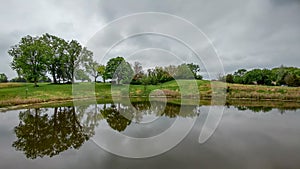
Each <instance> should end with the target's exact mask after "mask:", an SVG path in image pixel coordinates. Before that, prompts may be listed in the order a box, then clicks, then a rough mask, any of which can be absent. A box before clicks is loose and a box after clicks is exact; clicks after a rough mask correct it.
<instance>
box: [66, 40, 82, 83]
mask: <svg viewBox="0 0 300 169" xmlns="http://www.w3.org/2000/svg"><path fill="white" fill-rule="evenodd" d="M81 50H82V46H81V45H80V44H79V43H78V42H77V41H75V40H72V41H70V42H69V44H68V47H67V52H68V54H67V56H68V62H67V70H66V72H67V78H68V79H69V80H70V81H71V82H72V83H74V81H75V79H74V75H75V74H74V73H75V70H76V69H77V68H79V66H80V61H81V60H80V58H79V57H80V54H81Z"/></svg>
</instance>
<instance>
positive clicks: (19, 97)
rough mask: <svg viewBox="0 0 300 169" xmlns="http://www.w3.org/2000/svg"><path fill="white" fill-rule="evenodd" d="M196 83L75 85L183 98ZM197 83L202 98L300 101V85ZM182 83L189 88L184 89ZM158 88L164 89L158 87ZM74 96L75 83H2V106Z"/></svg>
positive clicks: (81, 93) (80, 90) (107, 94)
mask: <svg viewBox="0 0 300 169" xmlns="http://www.w3.org/2000/svg"><path fill="white" fill-rule="evenodd" d="M193 83H194V82H193V81H189V80H180V81H178V83H176V81H171V82H167V83H163V84H159V85H148V86H143V85H130V86H128V85H120V86H116V87H114V88H113V90H111V85H110V84H108V83H97V84H96V85H94V83H78V84H75V88H74V89H76V95H77V96H76V97H78V98H84V97H86V96H93V94H94V91H95V95H96V97H97V98H105V99H111V97H112V93H111V92H112V91H113V96H117V97H122V96H123V97H125V96H130V97H147V96H148V95H149V94H150V95H152V96H161V91H163V93H164V94H165V95H167V96H168V97H172V98H179V97H180V96H181V95H182V94H183V95H184V96H187V97H193V96H195V95H197V92H195V90H196V89H194V88H192V86H193ZM196 83H197V89H198V91H199V92H200V96H201V99H210V98H211V96H212V93H213V92H218V91H226V95H227V99H228V100H245V99H249V100H284V101H286V100H287V101H293V102H299V101H300V88H299V87H281V86H258V85H239V84H227V86H228V87H229V88H226V87H225V88H224V86H223V84H222V82H213V85H214V86H217V89H216V90H212V89H211V86H212V83H211V82H210V81H205V80H198V81H197V82H196ZM179 85H180V86H181V87H183V89H185V90H184V91H182V92H181V91H180V87H179ZM127 89H129V90H127ZM158 89H159V90H160V92H159V91H157V90H158ZM181 89H182V88H181ZM127 91H129V93H128V92H127ZM73 97H74V95H73V93H72V84H63V85H58V84H49V83H40V84H39V87H34V86H33V84H29V83H0V107H4V106H13V105H20V104H32V103H41V102H51V101H52V102H56V101H72V99H73Z"/></svg>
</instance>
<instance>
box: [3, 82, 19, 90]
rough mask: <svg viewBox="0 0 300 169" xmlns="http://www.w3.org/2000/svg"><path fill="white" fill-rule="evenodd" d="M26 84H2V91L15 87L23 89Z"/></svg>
mask: <svg viewBox="0 0 300 169" xmlns="http://www.w3.org/2000/svg"><path fill="white" fill-rule="evenodd" d="M23 85H24V84H22V83H0V89H4V88H13V87H21V86H23Z"/></svg>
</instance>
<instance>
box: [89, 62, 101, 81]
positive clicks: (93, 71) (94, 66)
mask: <svg viewBox="0 0 300 169" xmlns="http://www.w3.org/2000/svg"><path fill="white" fill-rule="evenodd" d="M85 67H86V71H87V73H88V74H89V75H91V76H92V77H94V82H97V78H98V77H99V76H100V74H99V72H98V70H99V67H100V65H99V64H98V63H97V62H96V61H93V60H92V61H90V62H88V63H86V65H85Z"/></svg>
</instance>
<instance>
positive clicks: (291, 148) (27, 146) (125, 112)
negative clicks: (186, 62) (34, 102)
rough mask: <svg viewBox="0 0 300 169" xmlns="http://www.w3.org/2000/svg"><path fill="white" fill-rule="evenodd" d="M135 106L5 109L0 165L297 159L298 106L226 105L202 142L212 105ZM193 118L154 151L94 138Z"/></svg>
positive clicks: (249, 164) (136, 133) (142, 133)
mask: <svg viewBox="0 0 300 169" xmlns="http://www.w3.org/2000/svg"><path fill="white" fill-rule="evenodd" d="M133 106H134V108H135V109H136V110H138V111H133V110H132V108H130V107H128V105H124V104H121V103H119V104H111V103H108V104H98V105H82V106H77V107H73V106H66V107H50V108H31V109H22V110H13V111H7V112H4V113H0V138H1V142H0V149H1V153H0V168H31V169H35V168H49V169H55V168H57V169H58V168H74V169H76V168H78V169H79V168H103V169H106V168H120V169H121V168H122V169H124V168H139V169H140V168H164V169H165V168H172V169H174V168H178V169H181V168H191V169H193V168H230V169H232V168H265V169H268V168H285V169H286V168H299V167H300V123H299V122H300V110H299V109H296V108H294V109H291V110H288V109H283V108H281V109H278V108H268V107H264V106H260V107H258V106H257V107H256V106H252V107H245V106H226V107H225V111H224V114H223V117H222V120H221V122H220V124H219V126H218V128H217V130H216V131H215V133H214V134H213V136H212V137H211V138H210V139H209V140H208V141H207V142H205V143H204V144H199V142H198V137H199V134H200V131H201V129H202V126H203V123H204V121H205V119H206V117H207V113H208V110H209V108H210V106H184V110H185V111H184V112H181V113H180V109H181V108H182V107H183V106H180V105H176V104H165V103H160V102H154V103H152V107H151V105H150V104H149V103H147V102H137V103H133ZM95 109H96V110H97V111H94V110H95ZM193 118H196V123H195V125H194V127H193V128H192V130H191V131H190V132H189V134H188V135H187V137H185V139H184V140H183V141H182V142H180V143H179V144H178V145H177V146H175V147H174V148H173V149H171V150H170V151H167V152H166V153H163V154H161V155H158V156H155V157H151V158H145V159H130V158H124V157H120V156H117V155H114V154H111V153H109V152H107V151H105V150H103V149H102V148H101V147H99V145H97V142H96V141H95V140H97V137H99V134H98V132H99V131H100V130H101V129H103V128H107V129H111V130H114V131H115V132H121V133H122V134H124V135H127V136H131V137H136V138H148V137H152V136H155V135H157V134H159V133H161V132H163V131H165V130H167V129H168V128H169V127H170V126H172V124H173V123H174V121H175V120H176V119H179V120H180V121H181V122H182V123H187V122H189V119H193ZM101 136H102V137H106V136H105V135H101ZM106 139H108V140H109V138H106ZM171 139H172V138H170V140H171ZM109 141H111V143H114V140H109ZM159 144H160V143H157V145H159ZM118 146H119V148H122V145H116V147H118ZM132 149H133V148H132Z"/></svg>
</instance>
